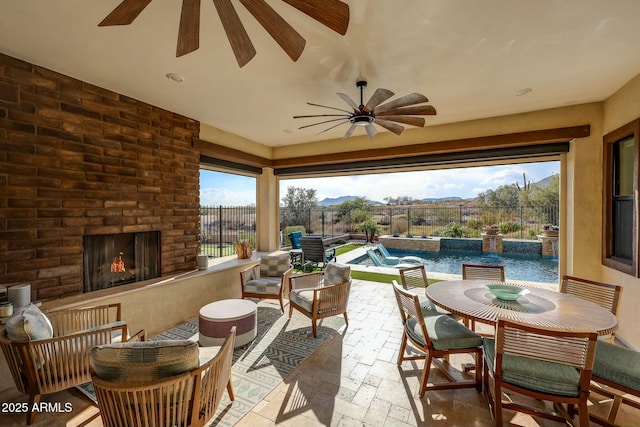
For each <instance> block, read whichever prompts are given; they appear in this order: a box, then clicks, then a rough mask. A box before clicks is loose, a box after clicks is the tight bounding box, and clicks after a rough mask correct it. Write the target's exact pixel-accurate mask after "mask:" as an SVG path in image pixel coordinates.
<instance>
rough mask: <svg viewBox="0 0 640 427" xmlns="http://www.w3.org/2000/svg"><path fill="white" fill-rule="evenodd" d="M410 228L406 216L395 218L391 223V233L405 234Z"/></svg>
mask: <svg viewBox="0 0 640 427" xmlns="http://www.w3.org/2000/svg"><path fill="white" fill-rule="evenodd" d="M407 230H409V222H408V221H407V218H405V217H398V218H394V220H393V222H392V223H391V233H393V234H404V233H406V232H407Z"/></svg>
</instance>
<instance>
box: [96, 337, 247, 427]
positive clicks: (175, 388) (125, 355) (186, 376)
mask: <svg viewBox="0 0 640 427" xmlns="http://www.w3.org/2000/svg"><path fill="white" fill-rule="evenodd" d="M235 335H236V329H235V326H234V327H232V328H231V330H230V331H229V334H228V335H227V337H226V339H225V341H224V342H223V343H222V347H220V350H219V351H218V353H217V354H216V355H215V356H214V357H213V358H211V359H209V360H208V361H206V362H204V363H202V364H199V362H198V345H197V343H196V342H187V343H186V344H185V343H184V342H183V341H175V340H174V341H172V340H168V341H159V342H156V343H161V345H163V346H164V348H167V347H169V346H172V345H173V344H174V343H175V344H176V350H177V351H176V350H170V353H163V354H164V355H165V356H167V357H163V356H157V355H158V354H161V353H162V352H161V350H160V349H159V348H160V347H155V348H153V349H152V351H150V350H149V348H146V347H145V346H137V345H134V346H119V347H118V348H115V349H113V348H112V349H110V350H112V352H111V354H113V350H115V351H116V352H118V351H120V352H121V353H122V359H121V360H119V361H114V360H110V361H109V363H107V364H106V366H103V369H101V371H104V372H103V374H105V375H104V376H110V375H111V376H112V378H108V379H106V378H102V377H101V376H100V374H98V373H97V372H94V373H93V386H94V389H95V391H96V398H97V399H98V406H99V408H100V416H101V417H102V422H103V425H104V426H105V427H122V426H137V427H144V426H154V427H162V426H177V427H200V426H204V425H205V424H207V423H208V422H209V421H211V419H212V418H213V416H214V415H215V413H216V410H217V409H218V406H219V405H220V402H221V400H222V396H223V394H224V390H225V389H226V390H227V393H228V394H229V398H230V399H231V400H234V394H233V387H232V385H231V363H232V359H233V345H234V340H235ZM145 344H149V345H150V346H153V345H154V342H153V341H152V342H150V343H145ZM103 350H104V348H95V349H94V351H93V352H92V357H93V360H94V364H95V366H96V371H98V370H99V369H98V367H99V366H100V364H101V363H104V362H105V360H104V357H102V359H101V351H103ZM189 356H192V357H189ZM107 357H108V356H107ZM145 357H158V360H144V358H145ZM186 359H189V360H186ZM189 364H192V365H194V366H192V367H190V368H186V369H185V370H183V371H182V372H181V373H177V374H176V370H177V369H180V368H181V367H186V366H187V365H189ZM163 373H164V374H166V375H167V376H164V375H163ZM149 375H152V376H153V377H154V378H153V379H150V380H141V378H143V377H147V376H149Z"/></svg>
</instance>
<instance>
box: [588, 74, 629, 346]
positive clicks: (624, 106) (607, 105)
mask: <svg viewBox="0 0 640 427" xmlns="http://www.w3.org/2000/svg"><path fill="white" fill-rule="evenodd" d="M638 117H640V74H639V75H637V76H636V77H634V78H633V79H632V80H630V81H629V82H628V83H627V84H626V85H625V86H623V87H622V88H621V89H620V90H618V91H617V92H616V93H615V94H613V95H612V96H611V97H609V99H607V100H606V101H605V102H604V112H603V132H602V134H603V135H604V134H607V133H609V132H611V131H612V130H615V129H617V128H619V127H620V126H622V125H624V124H626V123H629V122H630V121H632V120H635V119H637V118H638ZM599 150H600V153H602V140H600V146H599ZM600 200H602V197H601V198H600ZM601 203H602V202H601ZM600 206H602V205H600ZM593 224H594V228H597V229H598V230H601V229H602V226H601V225H600V223H595V222H594V223H593ZM600 247H601V245H598V246H597V247H596V248H594V251H595V250H596V249H597V250H600ZM599 266H600V268H601V279H602V281H604V282H608V283H615V284H618V285H622V286H623V287H624V288H623V291H622V302H621V304H620V312H619V314H618V318H619V320H620V329H619V330H618V335H619V336H620V337H622V339H624V341H625V342H626V343H628V344H629V345H631V346H632V347H634V348H635V349H637V350H640V329H638V328H637V325H638V324H640V310H639V309H638V307H639V306H640V279H638V278H635V277H632V276H630V275H628V274H623V273H620V272H619V271H617V270H612V269H610V268H608V267H605V266H603V265H601V264H600V263H599Z"/></svg>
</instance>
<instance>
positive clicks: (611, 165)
mask: <svg viewBox="0 0 640 427" xmlns="http://www.w3.org/2000/svg"><path fill="white" fill-rule="evenodd" d="M639 136H640V119H638V120H635V121H633V122H631V123H628V124H626V125H625V126H623V127H621V128H619V129H616V130H614V131H613V132H611V133H608V134H607V135H605V136H604V138H603V142H604V180H603V192H604V200H603V215H602V221H603V224H602V230H603V256H602V263H603V264H604V265H606V266H608V267H611V268H615V269H616V270H620V271H623V272H625V273H627V274H632V275H634V276H638V254H639V253H640V251H639V250H638V247H639V244H640V239H639V236H638V221H637V218H638V208H637V206H636V203H637V202H638V201H637V193H638V189H639V188H638V187H639V186H638V148H639V145H640V144H639V141H638V138H639Z"/></svg>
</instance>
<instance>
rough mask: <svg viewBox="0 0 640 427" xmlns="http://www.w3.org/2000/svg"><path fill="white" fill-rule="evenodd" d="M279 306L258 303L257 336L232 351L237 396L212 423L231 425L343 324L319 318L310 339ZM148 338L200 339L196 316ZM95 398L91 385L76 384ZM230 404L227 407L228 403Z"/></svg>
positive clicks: (305, 327)
mask: <svg viewBox="0 0 640 427" xmlns="http://www.w3.org/2000/svg"><path fill="white" fill-rule="evenodd" d="M285 310H286V311H287V314H282V313H281V312H280V309H279V308H277V306H275V305H273V304H269V303H264V302H260V303H258V331H257V333H258V335H257V336H256V339H255V340H253V341H252V342H251V343H249V344H247V345H245V346H243V347H239V348H237V349H235V351H234V353H233V365H232V368H231V369H232V374H231V375H232V381H233V390H234V393H235V400H234V401H233V402H231V401H230V400H229V398H228V396H227V393H225V394H224V396H225V397H224V398H223V400H222V402H221V403H220V408H219V409H218V413H217V414H216V416H215V417H214V419H213V422H212V423H210V425H227V426H231V425H234V424H235V423H236V422H238V420H240V418H242V417H243V416H244V415H245V414H246V413H248V412H249V411H250V410H251V409H252V408H253V407H254V406H255V405H256V404H257V403H259V402H260V401H261V400H262V399H263V398H264V397H265V396H266V395H267V394H269V393H270V392H271V390H273V389H274V388H275V387H276V386H277V385H278V384H280V383H281V382H282V380H283V379H284V378H286V377H287V375H289V374H290V373H291V372H292V371H293V370H294V369H295V368H296V367H297V366H298V365H299V364H300V363H302V361H304V360H305V359H306V358H307V357H308V356H309V355H311V353H313V352H314V351H315V350H316V349H317V348H318V347H319V346H320V345H321V344H322V343H323V342H324V341H325V340H326V339H327V338H330V337H331V336H333V335H334V334H335V333H336V332H337V331H338V329H340V328H342V327H343V326H344V318H343V317H342V316H334V317H330V318H326V319H323V320H322V321H321V322H319V325H318V337H317V338H314V337H313V331H312V330H311V321H310V320H309V319H308V318H306V317H304V316H303V315H302V314H300V313H298V312H296V311H295V310H294V313H293V316H292V317H291V319H289V318H288V307H285ZM151 339H152V340H168V339H191V340H196V341H197V340H198V320H197V319H196V320H193V321H190V322H187V323H185V324H182V325H180V326H177V327H175V328H172V329H170V330H168V331H165V332H163V333H161V334H159V335H157V336H155V337H152V338H151ZM77 388H78V389H79V390H80V391H81V392H82V393H84V394H85V395H87V396H88V397H89V398H91V399H92V400H93V401H94V402H95V394H94V392H93V384H92V383H86V384H83V385H82V386H78V387H77ZM229 404H231V405H229Z"/></svg>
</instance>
